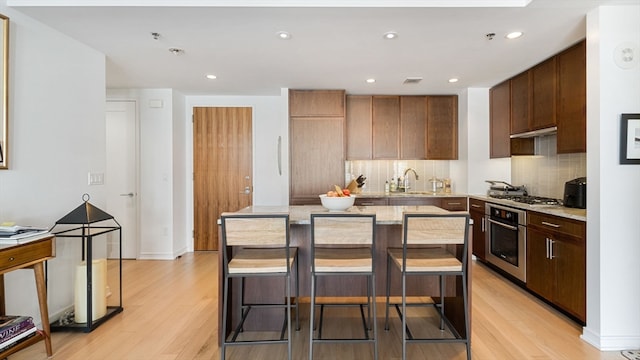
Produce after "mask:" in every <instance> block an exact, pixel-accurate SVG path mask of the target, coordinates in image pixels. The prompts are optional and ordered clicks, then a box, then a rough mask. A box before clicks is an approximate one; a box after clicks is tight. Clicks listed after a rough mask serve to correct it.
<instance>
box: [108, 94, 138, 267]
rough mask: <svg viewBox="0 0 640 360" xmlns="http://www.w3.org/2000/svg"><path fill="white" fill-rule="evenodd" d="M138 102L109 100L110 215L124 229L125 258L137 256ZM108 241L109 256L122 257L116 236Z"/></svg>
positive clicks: (123, 246)
mask: <svg viewBox="0 0 640 360" xmlns="http://www.w3.org/2000/svg"><path fill="white" fill-rule="evenodd" d="M136 119H137V116H136V102H135V101H107V111H106V134H107V135H106V136H107V139H106V143H107V169H106V176H105V185H106V190H107V212H108V213H109V214H111V215H113V216H114V217H115V219H116V220H117V221H118V223H120V226H122V258H124V259H136V258H137V257H138V234H139V232H138V188H137V174H138V171H137V169H138V160H137V159H138V156H137V151H136V150H137V148H138V142H137V139H138V136H137V128H138V127H137V120H136ZM113 234H114V236H111V237H109V238H108V239H107V242H108V243H107V257H109V258H117V257H118V255H119V251H120V249H119V246H118V245H119V244H118V241H119V239H118V237H117V235H116V234H115V233H113Z"/></svg>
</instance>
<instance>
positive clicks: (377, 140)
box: [371, 96, 400, 160]
mask: <svg viewBox="0 0 640 360" xmlns="http://www.w3.org/2000/svg"><path fill="white" fill-rule="evenodd" d="M372 101H373V106H372V108H373V111H372V117H371V118H372V130H373V159H374V160H378V159H398V158H399V157H400V146H399V145H400V97H399V96H374V97H373V100H372Z"/></svg>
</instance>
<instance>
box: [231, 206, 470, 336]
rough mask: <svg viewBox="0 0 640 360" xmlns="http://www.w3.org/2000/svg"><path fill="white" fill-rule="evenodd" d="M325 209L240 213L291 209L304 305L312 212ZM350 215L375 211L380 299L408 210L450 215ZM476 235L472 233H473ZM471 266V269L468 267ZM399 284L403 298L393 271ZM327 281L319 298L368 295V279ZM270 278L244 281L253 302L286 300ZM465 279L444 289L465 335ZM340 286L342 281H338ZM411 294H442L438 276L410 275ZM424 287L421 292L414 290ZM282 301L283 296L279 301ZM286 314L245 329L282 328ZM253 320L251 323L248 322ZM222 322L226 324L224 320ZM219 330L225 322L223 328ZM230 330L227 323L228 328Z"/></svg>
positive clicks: (396, 211)
mask: <svg viewBox="0 0 640 360" xmlns="http://www.w3.org/2000/svg"><path fill="white" fill-rule="evenodd" d="M327 211H328V210H326V209H325V208H323V207H322V206H319V205H293V206H251V207H247V208H245V209H242V210H240V211H239V212H241V213H288V214H289V221H290V238H291V246H295V247H297V248H298V257H299V258H298V261H299V271H300V274H299V275H300V297H301V299H296V301H300V303H305V302H308V299H309V295H310V287H311V285H310V284H311V282H310V273H309V268H310V261H309V258H310V243H311V240H310V239H311V227H310V223H311V221H310V215H311V213H312V212H327ZM347 212H350V213H375V214H376V229H375V231H376V234H375V241H376V244H375V247H376V250H375V256H376V261H375V274H376V294H377V297H378V302H384V301H385V299H384V296H385V289H386V281H387V279H386V273H387V255H386V254H387V248H388V247H402V215H403V213H404V212H427V213H438V214H442V213H447V212H448V211H447V210H444V209H442V208H439V207H436V206H352V207H351V208H349V209H348V210H347ZM469 234H471V231H470V232H469ZM469 249H471V237H470V238H469ZM455 250H456V252H457V253H458V255H459V256H461V254H462V250H461V248H458V249H455ZM222 251H224V249H221V251H220V252H219V281H220V282H219V284H220V286H219V299H220V301H219V315H220V316H219V319H220V320H219V321H222V316H221V314H222V300H221V299H222V298H223V293H222V291H223V286H222V284H223V275H224V274H223V259H222ZM467 258H468V260H470V258H471V251H470V250H469V251H468V254H467ZM469 270H470V268H468V269H467V271H469ZM392 276H393V279H394V282H392V284H391V295H392V296H399V295H400V294H401V277H400V274H399V273H397V272H393V271H392ZM467 278H468V279H471V273H470V272H469V273H468V277H467ZM322 280H323V279H320V280H319V282H318V283H317V286H318V295H319V296H320V297H333V296H347V297H349V296H354V297H358V296H362V294H366V282H365V281H364V280H363V279H361V278H353V279H350V278H347V277H340V278H333V279H331V280H332V281H331V284H332V286H330V287H329V286H327V285H325V283H324V281H322ZM268 281H270V280H269V279H265V278H260V279H248V280H247V281H245V291H246V294H245V296H246V299H247V301H249V302H263V303H266V302H278V301H280V302H281V301H282V300H281V298H282V293H283V286H284V284H283V283H282V281H277V280H274V281H273V282H272V283H271V282H270V283H268V284H267V282H268ZM459 282H460V280H456V279H454V278H450V279H447V290H446V293H445V296H446V298H445V303H446V306H445V312H446V313H447V316H448V317H449V319H450V320H451V321H452V323H453V324H454V326H455V327H456V329H457V330H458V332H459V333H460V334H464V316H463V315H464V311H463V302H462V288H461V286H460V285H461V284H460V283H459ZM336 284H339V285H336ZM253 289H256V290H255V291H254V290H253ZM407 289H408V290H407V295H409V296H412V295H417V294H421V295H424V294H434V295H439V294H438V280H437V277H431V278H421V277H409V278H408V279H407ZM416 289H420V291H415V290H416ZM468 293H469V305H468V306H469V309H471V296H470V294H471V283H470V282H469V292H468ZM235 294H239V284H237V283H236V284H232V290H231V298H232V299H233V300H232V301H229V303H230V305H229V306H231V307H232V308H233V307H235V308H238V307H239V306H240V299H238V296H234V295H235ZM278 299H280V300H278ZM470 313H471V312H470V310H469V314H470ZM231 314H233V316H231V317H230V318H233V319H230V321H231V320H232V321H234V323H235V321H236V320H237V316H238V314H237V311H233V310H232V311H231ZM281 321H282V312H281V311H280V312H276V311H274V312H273V313H272V314H269V313H267V314H264V315H262V314H261V315H260V316H255V317H254V318H250V319H248V320H247V324H246V325H245V327H246V328H247V329H252V328H257V329H277V328H279V326H281ZM249 322H251V323H249ZM220 325H221V324H220ZM219 328H220V329H221V328H222V326H220V327H219ZM229 328H231V327H230V326H227V329H229Z"/></svg>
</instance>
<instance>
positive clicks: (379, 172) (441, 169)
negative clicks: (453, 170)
mask: <svg viewBox="0 0 640 360" xmlns="http://www.w3.org/2000/svg"><path fill="white" fill-rule="evenodd" d="M409 168H412V169H414V170H415V171H416V173H417V174H418V177H419V179H418V180H416V179H415V178H414V176H413V173H412V172H410V173H409V174H408V176H409V185H410V187H411V191H429V190H430V185H431V184H430V183H429V179H430V178H432V177H434V176H435V177H437V178H440V179H444V178H448V177H449V161H448V160H351V161H346V162H345V169H344V170H345V184H348V183H349V182H350V181H351V180H353V179H355V178H357V177H358V176H359V175H360V174H362V175H364V176H365V177H366V178H367V180H366V183H365V186H364V187H363V188H362V192H363V193H379V192H384V183H385V181H389V182H391V179H393V178H395V179H397V178H398V176H403V175H404V172H405V170H407V169H409Z"/></svg>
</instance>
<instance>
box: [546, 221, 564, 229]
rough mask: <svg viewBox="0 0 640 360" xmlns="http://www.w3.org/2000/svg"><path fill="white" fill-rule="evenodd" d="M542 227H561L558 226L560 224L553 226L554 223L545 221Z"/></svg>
mask: <svg viewBox="0 0 640 360" xmlns="http://www.w3.org/2000/svg"><path fill="white" fill-rule="evenodd" d="M542 225H547V226H551V227H554V228H556V229H557V228H559V227H560V225H558V224H553V223H550V222H546V221H543V222H542Z"/></svg>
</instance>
